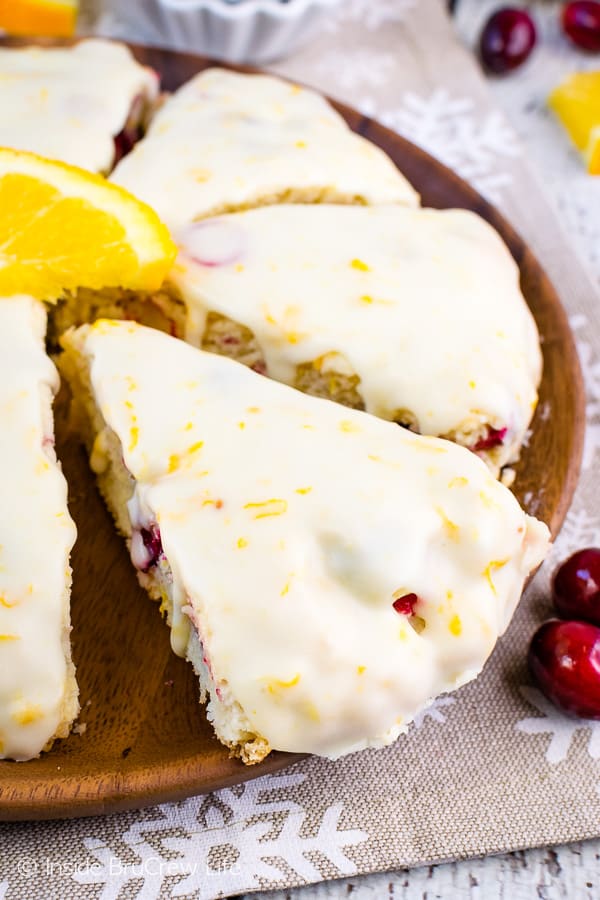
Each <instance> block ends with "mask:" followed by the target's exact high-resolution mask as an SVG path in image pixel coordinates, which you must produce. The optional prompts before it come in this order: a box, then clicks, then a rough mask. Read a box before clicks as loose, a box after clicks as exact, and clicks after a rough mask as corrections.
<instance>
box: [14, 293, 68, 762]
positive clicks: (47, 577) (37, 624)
mask: <svg viewBox="0 0 600 900" xmlns="http://www.w3.org/2000/svg"><path fill="white" fill-rule="evenodd" d="M45 329H46V312H45V310H44V306H43V304H42V303H39V302H38V301H36V300H33V299H31V298H29V297H25V296H17V297H11V298H6V297H2V298H0V420H1V422H2V440H0V472H2V475H1V476H0V482H1V485H2V487H1V490H0V495H1V496H2V516H1V517H0V759H15V760H26V759H31V758H33V757H35V756H38V755H39V753H40V752H41V751H42V750H44V749H47V748H48V747H49V746H50V745H51V743H52V741H53V740H54V739H55V738H64V737H67V735H68V734H69V731H70V727H71V724H72V722H73V719H74V718H75V716H76V715H77V712H78V708H79V707H78V700H77V685H76V682H75V670H74V667H73V663H72V661H71V651H70V640H69V634H70V621H69V595H70V589H71V569H70V567H69V554H70V551H71V548H72V546H73V544H74V542H75V525H74V524H73V521H72V520H71V518H70V516H69V512H68V509H67V485H66V482H65V479H64V477H63V475H62V472H61V469H60V465H59V464H58V462H57V460H56V456H55V453H54V429H53V419H52V397H53V395H54V393H55V392H56V390H57V388H58V375H57V372H56V369H55V368H54V366H53V364H52V362H51V361H50V359H49V358H48V357H47V356H46V353H45V350H44V333H45Z"/></svg>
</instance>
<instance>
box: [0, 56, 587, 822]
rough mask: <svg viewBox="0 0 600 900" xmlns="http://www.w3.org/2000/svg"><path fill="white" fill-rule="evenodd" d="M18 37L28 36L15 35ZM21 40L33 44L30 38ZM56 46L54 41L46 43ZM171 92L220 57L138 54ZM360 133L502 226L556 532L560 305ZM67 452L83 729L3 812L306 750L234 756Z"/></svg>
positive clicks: (571, 413) (374, 132)
mask: <svg viewBox="0 0 600 900" xmlns="http://www.w3.org/2000/svg"><path fill="white" fill-rule="evenodd" d="M14 43H17V42H14ZM19 43H21V42H19ZM45 43H48V42H45ZM133 49H134V52H135V53H136V55H137V57H138V58H139V59H140V60H142V61H143V62H145V63H147V64H149V65H151V66H153V67H154V68H156V69H157V70H158V71H160V72H161V73H162V76H163V83H164V86H165V88H166V89H168V90H172V89H174V88H176V87H178V86H179V85H180V84H181V83H182V82H184V81H186V80H187V79H188V78H190V77H191V76H192V75H194V74H195V73H196V72H198V71H200V70H201V69H204V68H206V66H208V65H209V64H210V63H209V62H208V61H207V60H204V59H200V58H198V57H194V56H191V55H186V54H177V53H170V52H167V51H162V50H154V49H148V48H144V49H143V48H137V47H136V48H133ZM336 105H337V108H338V109H339V110H340V111H341V113H342V114H343V115H344V116H345V118H346V119H347V120H348V122H349V124H350V125H351V126H352V128H353V129H355V130H356V131H358V132H360V133H361V134H363V135H365V136H366V137H368V138H369V139H370V140H372V141H374V142H375V143H376V144H378V145H379V146H380V147H382V148H383V149H384V150H385V151H386V152H387V153H388V154H389V155H390V156H391V157H392V159H393V160H394V161H395V162H396V163H397V165H398V166H399V167H400V168H401V169H402V171H403V172H404V173H405V174H406V175H407V177H408V178H409V180H410V181H411V182H412V183H413V184H414V185H415V186H416V188H417V189H418V190H419V191H420V192H421V195H422V197H423V203H424V204H425V205H427V206H434V207H440V208H441V207H450V206H458V207H464V208H466V209H471V210H474V211H475V212H478V213H479V214H480V215H482V216H483V217H484V218H485V219H487V220H488V221H489V222H491V223H492V225H494V226H495V228H496V229H497V230H498V231H499V232H500V234H501V235H502V237H503V238H504V240H505V241H506V243H507V244H508V246H509V247H510V249H511V252H512V254H513V256H514V257H515V259H516V260H517V262H518V264H519V266H520V270H521V280H522V286H523V292H524V294H525V297H526V298H527V301H528V303H529V305H530V307H531V309H532V311H533V314H534V316H535V318H536V321H537V324H538V328H539V330H540V333H541V334H542V336H543V349H544V363H545V365H544V377H543V382H542V386H541V398H540V406H539V407H538V408H539V409H543V408H544V406H545V403H546V402H547V401H551V409H552V415H551V417H550V418H543V417H542V416H540V415H538V416H537V417H536V419H535V422H534V425H533V437H532V439H531V442H530V444H529V447H528V448H527V450H526V451H525V452H524V453H523V458H522V460H521V462H520V464H519V465H518V467H517V472H518V474H517V479H516V482H515V485H514V491H515V493H516V495H517V497H518V498H519V500H521V502H523V500H524V497H525V496H526V495H528V492H532V494H533V495H534V496H535V497H536V498H537V503H538V505H537V506H536V509H535V512H536V514H537V515H538V516H539V517H540V518H542V519H543V520H544V521H546V522H547V523H548V524H549V525H550V527H551V529H552V533H553V535H555V534H556V533H557V531H558V529H559V528H560V525H561V523H562V521H563V518H564V516H565V513H566V511H567V509H568V506H569V503H570V501H571V497H572V495H573V491H574V489H575V485H576V481H577V475H578V470H579V464H580V458H581V450H582V442H583V430H584V399H583V398H584V394H583V387H582V380H581V373H580V369H579V364H578V361H577V356H576V352H575V348H574V344H573V338H572V336H571V333H570V331H569V326H568V324H567V319H566V316H565V313H564V310H563V309H562V307H561V305H560V302H559V299H558V297H557V295H556V293H555V291H554V289H553V287H552V285H551V284H550V282H549V281H548V279H547V277H546V275H545V274H544V272H543V270H542V268H541V267H540V265H539V263H538V262H537V260H536V259H535V257H534V256H533V254H532V253H531V252H530V250H529V248H528V247H527V246H526V244H525V243H524V242H523V241H522V240H521V239H520V238H519V236H518V235H517V234H515V232H514V231H513V229H512V228H511V227H510V226H509V225H508V224H507V222H506V221H505V220H504V219H503V218H502V216H501V215H500V214H499V213H498V212H497V211H496V210H495V209H494V208H493V207H492V206H490V205H489V204H488V203H487V202H486V201H485V200H483V199H482V198H481V197H480V196H479V195H478V194H476V193H475V191H473V190H472V189H471V188H470V187H469V186H468V185H467V184H465V183H464V182H463V181H462V180H461V179H460V178H458V177H457V176H456V175H455V174H453V173H452V172H451V171H449V170H448V169H446V168H445V167H444V166H442V165H441V164H440V163H439V162H437V161H436V160H434V159H432V158H431V157H430V156H428V155H427V154H426V153H424V152H423V151H422V150H419V149H418V148H417V147H415V146H413V145H412V144H410V143H409V142H408V141H405V140H403V139H402V138H401V137H398V135H396V134H393V133H392V132H391V131H388V130H387V129H385V128H383V127H382V126H381V125H378V124H377V123H375V122H373V121H372V120H370V119H368V118H366V117H365V116H362V115H360V114H359V113H357V112H355V111H354V110H351V109H349V108H347V107H344V106H341V105H339V104H336ZM60 410H61V403H60V399H59V401H58V403H57V422H58V423H59V433H58V441H57V444H58V447H57V449H58V453H59V457H60V458H61V460H62V462H63V467H64V471H65V474H66V476H67V479H68V481H69V485H70V507H71V512H72V514H73V516H74V518H75V521H76V523H77V528H78V529H79V539H78V541H77V544H76V547H75V550H74V553H73V569H74V585H73V603H72V609H73V647H74V655H75V662H76V664H77V673H78V678H79V684H80V688H81V704H82V713H81V717H80V722H82V723H85V725H86V730H85V733H84V734H82V735H80V736H78V735H72V736H71V737H70V738H69V739H68V740H66V741H59V742H58V743H57V744H56V745H55V747H54V749H53V750H52V751H51V752H50V753H47V754H45V755H43V756H42V757H41V758H40V759H37V760H32V761H31V762H27V763H12V762H2V763H0V819H3V820H17V819H45V818H59V817H67V816H86V815H95V814H98V813H106V812H113V811H115V810H120V809H127V808H131V807H140V806H144V805H149V804H153V803H158V802H160V801H165V800H174V799H179V798H182V797H186V796H189V795H192V794H199V793H203V792H207V791H212V790H214V789H216V788H221V787H225V786H227V785H230V784H234V783H236V782H241V781H244V780H245V779H248V778H254V777H256V776H257V775H264V774H266V773H268V772H273V771H275V770H277V769H281V768H282V767H283V766H286V765H289V764H290V762H293V761H294V760H295V759H298V758H299V757H294V756H290V755H287V754H283V753H274V754H272V756H271V757H269V758H268V759H267V760H266V761H265V762H263V763H261V764H260V765H258V766H253V767H245V766H243V765H242V764H241V763H239V762H237V761H236V760H232V759H229V756H228V752H227V750H226V749H225V748H223V747H222V746H221V744H219V743H218V741H216V739H215V738H214V737H213V733H212V729H211V727H210V726H209V725H208V723H207V722H206V720H205V717H204V714H203V712H202V709H201V708H200V707H199V705H198V689H197V679H196V678H195V676H194V674H193V671H192V668H191V666H189V665H188V664H187V663H185V662H184V661H183V660H181V659H178V658H177V657H175V656H174V655H173V654H172V652H171V650H170V647H169V635H168V629H167V628H166V627H165V626H164V625H163V624H162V623H161V621H160V617H159V613H158V608H157V606H156V605H155V604H152V603H150V602H149V601H148V598H147V596H146V594H145V593H144V592H143V591H142V590H141V589H140V588H139V587H138V584H137V581H136V578H135V575H134V572H133V568H132V566H131V564H130V561H129V558H128V554H127V552H126V549H125V546H124V544H123V542H122V540H121V539H120V538H119V537H118V536H117V535H116V534H115V532H114V529H113V526H112V522H111V520H110V518H109V516H108V513H107V512H106V510H105V508H104V505H103V503H102V502H101V500H100V499H99V496H98V494H97V492H96V489H95V487H94V482H93V479H92V477H91V475H90V473H89V470H88V465H87V461H86V459H85V458H84V454H83V452H82V451H81V449H80V447H79V444H78V442H77V440H76V438H75V436H74V435H69V434H67V433H65V429H64V428H60V418H61V411H60Z"/></svg>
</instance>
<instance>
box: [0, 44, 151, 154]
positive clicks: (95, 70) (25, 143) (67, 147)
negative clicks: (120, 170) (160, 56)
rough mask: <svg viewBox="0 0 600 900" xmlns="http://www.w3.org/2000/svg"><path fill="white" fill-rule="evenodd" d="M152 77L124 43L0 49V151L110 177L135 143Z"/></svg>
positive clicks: (145, 108) (148, 105)
mask: <svg viewBox="0 0 600 900" xmlns="http://www.w3.org/2000/svg"><path fill="white" fill-rule="evenodd" d="M157 95H158V76H157V75H156V73H155V72H153V71H152V69H149V68H147V67H146V66H142V65H140V64H139V63H138V62H136V60H135V59H134V58H133V56H132V54H131V53H130V51H129V50H128V49H127V47H125V46H124V45H123V44H117V43H114V42H112V41H102V40H87V41H80V42H79V43H78V44H76V45H75V46H73V47H22V48H18V49H17V48H8V47H2V48H0V109H1V110H2V116H1V117H0V147H13V148H15V149H16V150H31V151H32V152H34V153H39V154H40V156H45V157H47V158H49V159H58V160H60V161H61V162H66V163H71V165H74V166H81V168H83V169H89V170H90V171H92V172H109V171H110V170H111V169H112V167H113V164H114V162H115V161H116V160H117V159H119V158H120V157H121V156H122V155H123V153H124V152H126V151H127V150H128V149H129V148H130V147H131V145H132V143H133V142H134V141H135V140H136V139H137V138H138V137H140V136H141V131H140V128H141V126H142V125H143V122H144V119H145V118H146V117H147V115H148V113H149V108H150V106H151V105H153V104H154V102H155V101H156V98H157Z"/></svg>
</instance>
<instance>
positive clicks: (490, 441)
mask: <svg viewBox="0 0 600 900" xmlns="http://www.w3.org/2000/svg"><path fill="white" fill-rule="evenodd" d="M507 431H508V428H492V427H491V426H489V425H488V430H487V434H486V435H485V437H482V438H480V439H479V440H478V441H477V443H476V444H474V445H473V448H472V449H473V450H474V451H475V453H478V452H479V451H480V450H492V449H493V448H494V447H499V446H500V444H502V443H503V441H504V438H505V437H506V432H507Z"/></svg>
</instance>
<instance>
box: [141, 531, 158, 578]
mask: <svg viewBox="0 0 600 900" xmlns="http://www.w3.org/2000/svg"><path fill="white" fill-rule="evenodd" d="M141 534H142V541H143V542H144V547H145V548H146V550H147V551H148V556H149V560H148V563H147V565H146V569H145V570H144V571H148V569H150V568H151V567H152V566H155V565H156V563H157V562H158V560H159V559H160V557H161V555H162V552H163V546H162V541H161V539H160V531H159V529H158V527H157V526H156V525H152V527H151V528H150V530H148V529H147V528H142V529H141Z"/></svg>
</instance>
